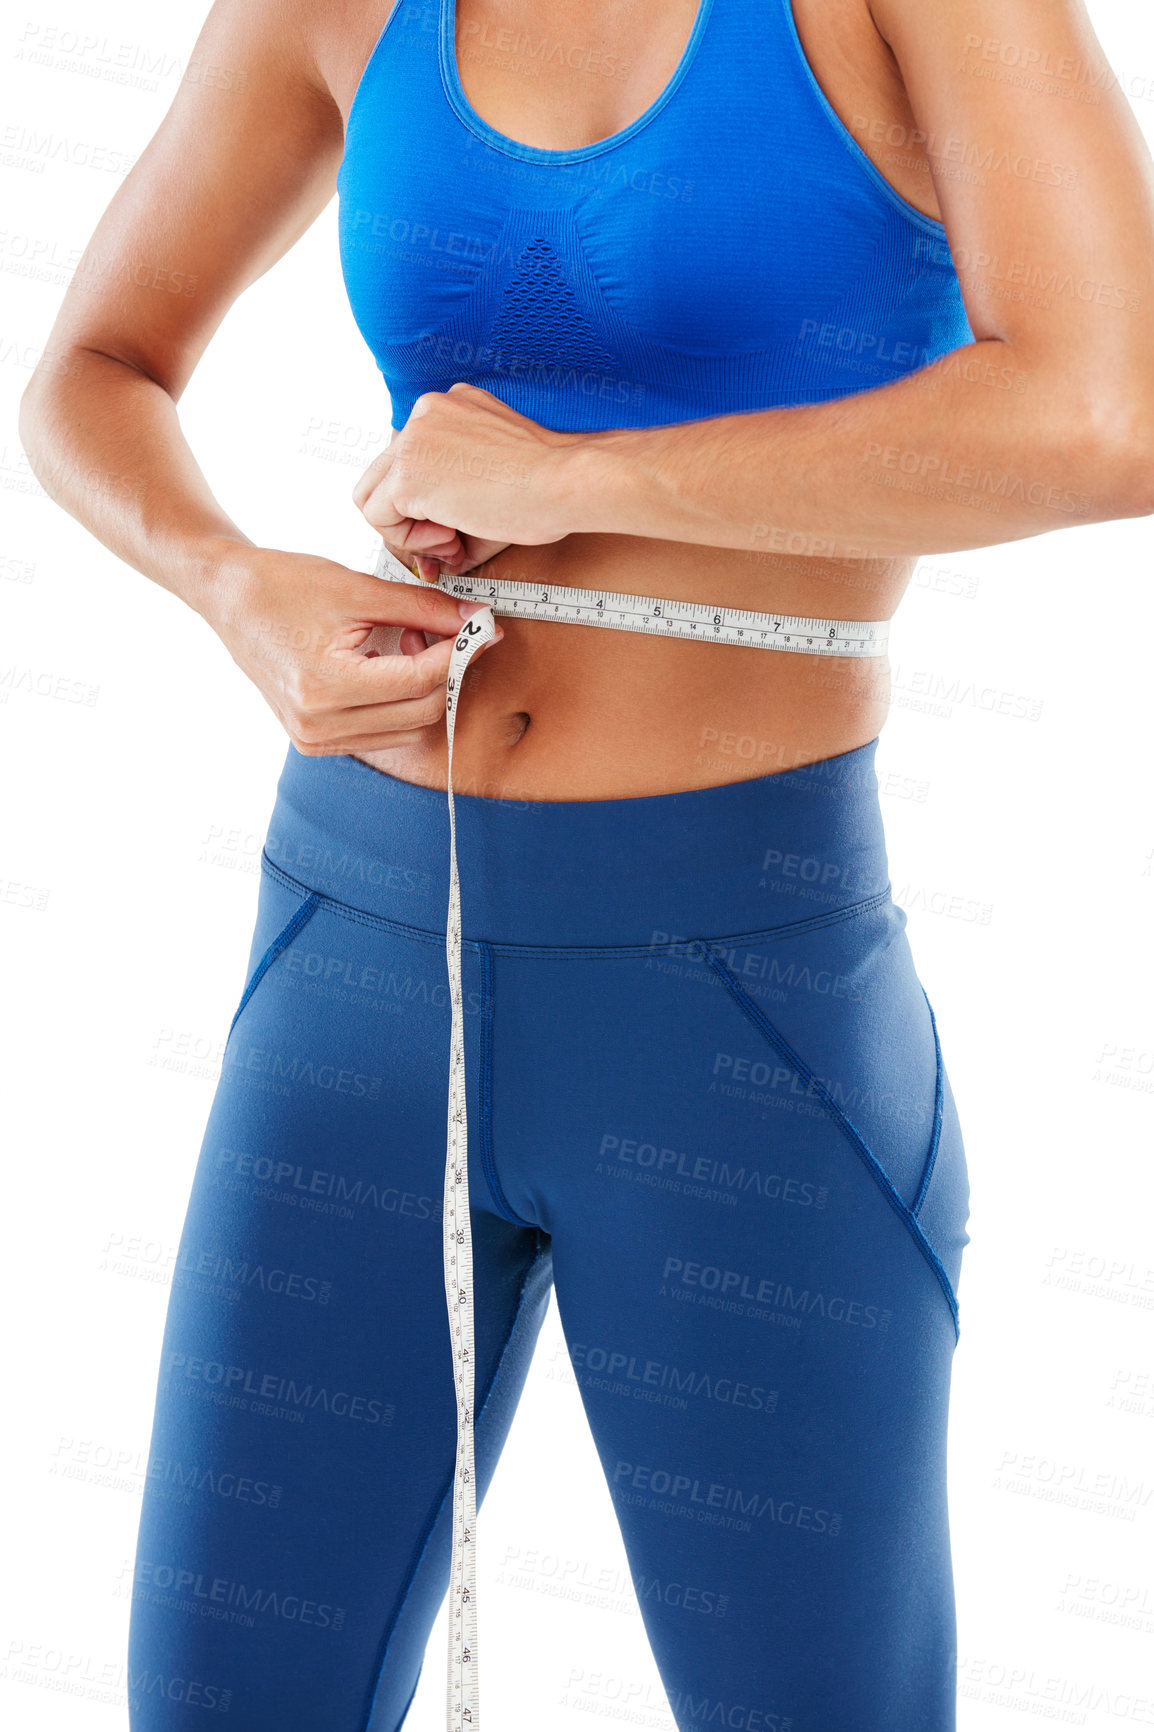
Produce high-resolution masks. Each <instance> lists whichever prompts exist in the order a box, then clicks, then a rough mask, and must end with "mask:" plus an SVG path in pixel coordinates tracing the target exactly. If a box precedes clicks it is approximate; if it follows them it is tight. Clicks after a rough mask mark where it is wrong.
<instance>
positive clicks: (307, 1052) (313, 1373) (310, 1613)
mask: <svg viewBox="0 0 1154 1732" xmlns="http://www.w3.org/2000/svg"><path fill="white" fill-rule="evenodd" d="M248 978H249V983H250V984H251V985H252V986H253V990H252V991H251V992H247V991H246V994H245V996H244V999H243V1001H242V1006H241V1008H240V1010H239V1014H238V1016H237V1017H236V1019H235V1021H234V1024H233V1027H232V1029H231V1031H230V1034H229V1039H228V1043H227V1047H226V1052H225V1061H224V1065H223V1071H222V1076H221V1079H220V1083H219V1085H218V1089H217V1092H216V1095H215V1099H214V1102H213V1106H212V1110H211V1115H210V1118H209V1122H208V1125H207V1128H206V1131H205V1136H204V1141H203V1147H202V1149H201V1153H200V1158H199V1162H198V1165H197V1167H196V1171H195V1175H194V1178H193V1183H192V1189H191V1196H190V1199H189V1204H188V1211H187V1217H186V1220H185V1223H184V1228H183V1233H182V1236H181V1240H180V1248H179V1253H178V1258H177V1267H176V1272H175V1277H174V1281H173V1289H172V1294H171V1298H170V1302H169V1308H168V1314H167V1319H166V1324H165V1330H164V1337H163V1344H162V1349H161V1358H160V1367H159V1375H158V1381H157V1392H156V1411H155V1419H154V1425H153V1433H152V1440H151V1449H150V1460H149V1470H148V1476H147V1492H146V1496H145V1500H144V1506H143V1511H142V1515H141V1521H140V1528H139V1536H138V1543H137V1554H136V1567H135V1575H134V1586H133V1606H132V1617H131V1628H130V1640H129V1672H130V1691H129V1695H130V1703H131V1725H132V1727H133V1728H134V1732H173V1729H174V1728H178V1727H180V1726H183V1725H184V1724H186V1723H187V1724H188V1725H189V1726H190V1727H191V1726H198V1725H200V1724H201V1723H202V1721H203V1717H204V1711H205V1709H206V1708H213V1709H217V1710H219V1709H221V1708H227V1710H228V1713H229V1720H230V1723H231V1722H233V1721H236V1722H237V1723H238V1724H242V1725H243V1726H244V1727H245V1728H246V1729H247V1732H322V1729H323V1732H366V1729H367V1728H369V1727H370V1726H371V1727H372V1728H373V1729H374V1732H395V1728H396V1727H397V1726H399V1724H400V1722H401V1719H402V1718H403V1715H404V1712H405V1709H406V1707H407V1705H408V1702H409V1700H410V1699H411V1697H412V1694H413V1691H414V1689H415V1686H416V1681H417V1677H418V1674H419V1672H420V1667H421V1662H422V1657H423V1654H424V1649H425V1643H426V1640H427V1636H428V1632H429V1628H430V1626H431V1624H432V1622H433V1619H434V1617H435V1615H436V1613H437V1610H438V1608H439V1606H440V1603H441V1600H442V1598H443V1595H444V1592H445V1589H446V1586H447V1583H448V1570H449V1543H450V1538H451V1521H452V1509H451V1501H450V1497H449V1493H450V1488H451V1484H452V1474H453V1464H454V1457H455V1448H456V1430H457V1417H456V1396H455V1390H454V1384H453V1372H452V1360H451V1355H450V1351H449V1336H448V1325H447V1321H446V1311H445V1290H444V1275H443V1251H442V1241H441V1233H442V1197H443V1186H444V1163H445V1089H446V1084H445V1072H446V1053H447V1049H448V1040H449V1027H450V1020H449V1009H448V1002H447V980H446V973H445V957H444V941H443V939H442V940H441V941H440V946H439V947H438V945H437V944H436V943H429V942H423V941H420V940H418V939H414V938H411V937H405V936H401V935H398V934H397V933H394V932H390V931H388V930H385V929H384V928H383V927H382V926H381V925H380V924H379V923H378V924H377V925H375V926H374V925H373V924H371V923H369V924H362V923H361V922H359V921H358V920H357V919H356V918H355V915H353V914H352V913H348V914H346V913H345V912H343V911H341V909H340V907H339V905H338V904H335V903H333V902H329V901H325V902H323V903H321V904H320V905H317V904H316V903H315V902H313V903H312V904H311V905H310V903H309V898H308V894H307V891H304V890H301V889H299V888H294V887H293V886H292V885H291V884H290V883H289V882H288V881H286V880H283V879H281V878H280V877H278V876H276V875H273V874H272V873H269V872H267V871H266V874H265V876H264V878H263V880H262V889H261V900H260V907H259V912H258V917H257V925H256V931H255V934H254V937H253V943H252V954H251V957H250V962H249V977H248ZM478 1003H479V999H478V992H477V988H476V984H475V982H474V981H473V979H472V978H471V977H470V979H469V981H468V982H467V990H466V1005H467V1008H466V1034H467V1038H468V1040H469V1042H470V1048H469V1058H470V1067H471V1071H472V1075H471V1077H470V1084H471V1085H473V1084H474V1082H475V1078H476V1076H477V1065H476V1062H475V1051H476V1040H477V1033H478V1027H479V1022H480V1018H479V1016H478V1014H477V1009H478ZM471 1177H472V1181H473V1183H472V1188H471V1195H472V1205H473V1256H474V1266H475V1269H476V1274H477V1282H478V1292H477V1297H476V1338H477V1372H476V1377H477V1383H476V1388H477V1397H478V1418H477V1424H476V1456H477V1470H478V1489H479V1492H480V1495H481V1497H482V1498H483V1496H484V1492H485V1490H486V1488H487V1486H488V1483H489V1481H490V1478H491V1476H492V1472H493V1469H494V1467H495V1464H496V1460H497V1456H498V1453H499V1451H500V1447H501V1444H502V1442H503V1440H504V1436H505V1434H506V1432H507V1430H508V1426H509V1423H510V1421H511V1418H512V1414H513V1410H514V1407H515V1405H516V1401H517V1397H518V1395H519V1393H520V1389H521V1386H522V1384H523V1381H524V1377H525V1373H526V1371H527V1368H528V1363H529V1359H530V1357H531V1354H532V1348H533V1344H534V1341H535V1339H536V1336H537V1332H538V1329H539V1327H540V1324H541V1320H542V1317H543V1315H544V1310H545V1307H546V1306H547V1303H548V1296H549V1289H550V1263H549V1247H548V1241H547V1240H546V1239H545V1238H544V1236H543V1235H541V1234H540V1233H538V1232H537V1231H536V1230H534V1229H532V1228H527V1227H525V1226H523V1225H519V1224H517V1223H514V1222H512V1221H510V1220H508V1219H506V1218H503V1217H502V1216H501V1215H500V1214H498V1213H496V1212H495V1211H494V1208H493V1203H492V1199H491V1197H490V1196H489V1193H488V1191H487V1189H486V1187H485V1183H484V1176H483V1172H482V1170H481V1169H480V1167H479V1166H478V1167H477V1168H476V1170H475V1171H474V1172H473V1173H472V1175H471Z"/></svg>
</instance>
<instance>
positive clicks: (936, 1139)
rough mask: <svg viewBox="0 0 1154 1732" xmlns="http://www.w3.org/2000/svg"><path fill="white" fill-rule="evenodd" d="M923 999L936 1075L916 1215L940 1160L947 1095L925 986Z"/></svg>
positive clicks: (940, 1051) (915, 1204)
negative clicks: (932, 1120) (932, 1123)
mask: <svg viewBox="0 0 1154 1732" xmlns="http://www.w3.org/2000/svg"><path fill="white" fill-rule="evenodd" d="M922 997H923V998H924V999H925V1001H926V1005H927V1008H928V1009H929V1013H930V1027H931V1028H932V1029H933V1031H934V1060H935V1065H936V1073H935V1080H934V1128H933V1133H932V1135H931V1137H930V1151H929V1154H928V1155H927V1156H926V1165H925V1171H924V1172H923V1173H922V1182H921V1184H920V1185H919V1186H918V1194H917V1196H916V1197H915V1198H914V1201H913V1203H912V1204H911V1210H912V1212H913V1214H915V1215H917V1214H919V1213H920V1212H921V1207H922V1204H923V1203H924V1202H925V1200H926V1193H927V1192H928V1191H929V1188H930V1180H931V1179H932V1178H933V1174H934V1162H935V1161H936V1160H937V1158H938V1144H939V1143H940V1142H941V1138H942V1101H943V1098H944V1094H945V1091H944V1089H943V1087H942V1043H941V1041H940V1040H939V1039H938V1022H937V1018H936V1017H935V1015H934V1007H933V1005H932V1004H930V995H929V993H928V992H927V991H926V989H925V987H924V986H923V987H922Z"/></svg>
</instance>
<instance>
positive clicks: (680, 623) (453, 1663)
mask: <svg viewBox="0 0 1154 1732" xmlns="http://www.w3.org/2000/svg"><path fill="white" fill-rule="evenodd" d="M373 575H374V576H376V577H380V578H385V579H386V580H388V581H389V582H392V583H410V584H411V583H423V582H424V581H425V580H424V579H423V578H422V577H420V575H419V574H418V573H417V572H416V571H415V570H410V569H409V568H408V567H407V566H405V565H402V563H401V561H400V560H399V559H397V558H395V557H394V555H393V554H391V553H390V552H389V550H388V549H387V548H386V547H382V548H381V551H380V554H379V556H378V559H377V564H376V568H375V571H374V573H373ZM429 587H435V588H437V589H440V590H443V591H444V593H445V594H446V595H452V596H456V597H458V598H460V599H461V600H465V601H479V602H482V603H484V604H485V605H484V606H483V607H480V608H478V610H477V612H476V613H474V614H471V615H470V617H469V618H468V619H467V620H466V621H465V622H464V624H463V625H462V626H461V629H460V631H459V632H458V634H457V638H456V641H455V642H454V644H453V649H452V652H451V655H450V658H449V671H448V676H447V680H446V686H445V725H446V731H447V735H448V746H449V760H448V789H447V792H448V798H449V911H448V922H447V926H446V931H445V952H446V959H447V962H448V968H449V995H450V1003H451V1006H452V1030H451V1036H450V1056H449V1114H448V1138H447V1151H446V1157H445V1196H444V1263H445V1300H446V1304H447V1306H448V1315H449V1334H450V1341H451V1345H452V1353H453V1376H454V1380H455V1384H456V1391H457V1454H456V1465H455V1468H454V1472H453V1539H452V1560H451V1574H450V1585H449V1669H448V1689H447V1693H446V1712H447V1720H448V1732H478V1729H479V1726H480V1701H479V1687H478V1669H477V1478H476V1461H475V1455H474V1431H473V1421H474V1372H475V1369H476V1352H475V1342H474V1325H473V1241H472V1233H471V1229H470V1219H469V1166H468V1125H467V1119H466V1102H465V1018H464V1006H463V995H462V987H461V892H460V882H459V879H458V875H457V830H456V816H455V813H454V808H453V732H454V728H455V726H456V720H457V710H458V707H459V703H460V696H461V683H462V681H463V679H464V676H465V670H466V668H467V667H468V665H469V663H470V661H471V660H472V658H473V657H474V656H475V655H476V653H477V651H478V650H479V649H481V647H482V646H483V645H484V644H487V643H492V642H493V641H494V639H495V638H496V635H497V629H496V617H495V616H496V615H498V614H504V615H506V616H512V617H514V618H517V619H548V620H555V621H561V622H562V623H564V624H574V625H593V626H605V627H608V628H609V629H611V630H616V631H644V632H649V633H652V634H656V635H660V636H662V637H680V638H693V639H696V640H697V641H698V642H703V643H728V644H738V645H744V646H746V647H748V648H751V649H777V650H790V651H793V652H795V653H798V654H803V655H805V654H809V655H849V656H881V655H885V653H886V648H887V642H888V636H889V622H888V621H887V620H833V619H805V618H802V617H800V616H798V615H794V614H768V613H748V612H744V611H742V610H740V609H737V608H726V607H715V606H713V605H712V603H709V602H691V601H664V600H661V599H659V598H657V597H654V596H644V595H622V594H619V593H616V592H614V591H607V590H598V589H571V588H565V587H562V586H560V585H556V584H534V583H517V582H513V581H511V580H504V579H491V578H486V577H480V576H476V575H466V576H464V577H446V576H442V577H440V578H438V580H437V582H436V584H435V585H432V586H429Z"/></svg>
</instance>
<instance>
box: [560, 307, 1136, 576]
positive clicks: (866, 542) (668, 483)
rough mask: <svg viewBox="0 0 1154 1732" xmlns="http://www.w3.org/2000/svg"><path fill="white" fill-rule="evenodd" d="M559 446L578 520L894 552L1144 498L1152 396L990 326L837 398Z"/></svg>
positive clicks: (1092, 514)
mask: <svg viewBox="0 0 1154 1732" xmlns="http://www.w3.org/2000/svg"><path fill="white" fill-rule="evenodd" d="M567 461H568V462H569V464H570V466H571V468H572V470H573V472H574V473H575V474H579V475H580V482H579V485H578V486H577V487H575V488H574V490H573V491H574V495H575V496H576V497H578V498H579V499H580V502H581V503H580V510H581V513H582V520H581V522H580V524H577V523H575V524H574V528H575V529H577V528H579V529H582V530H588V531H591V532H602V533H617V534H626V535H649V536H656V537H659V538H662V539H665V540H678V541H689V542H697V543H700V544H702V545H705V546H713V547H734V548H742V549H754V550H756V551H763V552H775V551H782V552H791V553H801V554H805V555H809V556H811V557H817V556H825V557H831V558H863V557H869V556H875V555H876V556H883V557H884V556H897V557H900V556H902V555H917V554H926V553H942V552H955V551H959V550H964V549H966V548H974V547H988V546H992V545H993V544H995V543H997V542H1003V541H1014V540H1019V539H1021V538H1023V537H1026V536H1031V535H1041V534H1044V533H1045V532H1046V531H1047V530H1051V529H1059V528H1062V527H1065V526H1067V525H1069V524H1072V523H1087V522H1106V521H1110V520H1112V519H1114V518H1118V517H1136V516H1142V515H1145V514H1147V513H1149V512H1151V511H1154V410H1152V409H1151V407H1150V405H1149V403H1148V402H1147V400H1146V398H1145V395H1144V388H1142V387H1141V386H1138V387H1135V388H1134V391H1133V396H1132V397H1130V396H1128V395H1127V394H1126V393H1125V392H1123V391H1122V390H1121V389H1120V388H1119V389H1117V390H1115V391H1114V392H1112V393H1107V391H1106V388H1105V386H1103V385H1101V384H1099V385H1098V386H1096V387H1094V388H1091V387H1089V386H1087V387H1086V388H1085V390H1084V391H1083V393H1082V394H1081V395H1080V396H1079V394H1078V392H1077V391H1076V390H1075V388H1074V387H1073V386H1072V385H1071V384H1070V383H1069V382H1068V381H1066V380H1064V379H1063V378H1062V377H1060V376H1059V375H1058V373H1057V372H1052V371H1049V370H1043V369H1035V370H1032V371H1026V370H1025V369H1024V368H1023V366H1022V363H1021V360H1020V358H1019V357H1018V356H1017V355H1016V353H1015V351H1014V350H1013V348H1012V347H1011V346H1010V345H1009V344H1007V343H1004V342H1001V341H997V340H988V341H985V340H984V341H981V342H975V343H970V344H966V345H965V346H964V347H963V348H961V349H957V350H954V351H952V352H951V353H950V354H948V355H944V356H942V357H941V358H940V359H939V360H937V361H935V362H933V363H932V364H931V365H930V366H928V367H926V368H923V369H921V370H919V371H918V372H916V373H912V374H909V375H907V376H906V377H905V378H903V379H900V380H897V381H895V382H894V383H892V384H888V385H884V386H879V387H877V388H875V389H871V390H868V391H864V392H858V393H856V394H854V395H853V396H850V397H843V398H839V399H837V400H836V401H834V402H830V403H821V404H812V405H801V406H798V407H792V408H785V409H765V410H757V411H751V412H747V413H739V414H732V415H719V416H715V417H711V418H709V419H706V420H701V421H691V422H678V423H674V424H672V425H668V426H660V427H648V428H623V429H614V430H611V431H609V432H599V433H591V434H583V435H581V436H580V437H579V438H578V439H575V441H574V444H573V446H572V448H571V450H570V452H569V453H568V457H567Z"/></svg>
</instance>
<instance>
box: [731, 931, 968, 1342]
mask: <svg viewBox="0 0 1154 1732" xmlns="http://www.w3.org/2000/svg"><path fill="white" fill-rule="evenodd" d="M697 943H698V944H699V945H700V947H701V950H702V953H703V955H704V956H705V959H706V961H707V962H709V963H710V964H711V965H712V966H713V968H714V969H715V970H716V971H717V973H718V974H720V976H721V978H722V980H723V981H724V983H725V985H726V986H727V987H728V988H729V992H730V994H731V996H732V997H733V998H734V999H735V1000H736V1002H737V1005H738V1008H739V1009H741V1010H743V1011H744V1012H745V1014H746V1016H748V1017H749V1019H750V1021H751V1022H753V1023H754V1024H755V1025H756V1026H757V1027H758V1028H759V1029H760V1030H761V1032H762V1034H763V1035H764V1036H765V1038H766V1040H767V1041H768V1042H769V1043H770V1045H771V1046H772V1047H773V1048H774V1050H775V1051H776V1052H778V1053H780V1054H781V1056H782V1058H784V1059H785V1060H786V1062H787V1063H788V1064H791V1065H793V1066H794V1068H795V1069H796V1071H797V1073H798V1075H799V1076H800V1077H801V1078H802V1079H803V1081H804V1082H805V1084H806V1087H807V1089H808V1090H809V1092H810V1093H811V1094H814V1095H816V1096H817V1098H818V1099H819V1100H820V1101H821V1103H822V1105H823V1106H824V1107H825V1109H826V1111H827V1112H828V1113H829V1114H830V1116H831V1117H832V1118H833V1120H834V1122H835V1124H836V1125H837V1126H838V1128H839V1129H840V1130H841V1131H842V1132H843V1134H844V1135H845V1136H846V1137H847V1138H848V1139H849V1141H850V1142H851V1143H852V1144H853V1146H854V1148H855V1149H856V1150H857V1152H858V1154H859V1155H860V1156H861V1158H862V1160H863V1161H864V1162H865V1165H866V1167H867V1169H868V1170H869V1172H870V1174H871V1175H872V1177H873V1178H874V1180H875V1181H876V1183H877V1185H878V1186H879V1188H880V1190H881V1192H882V1194H883V1196H884V1197H885V1198H886V1200H887V1202H888V1203H889V1204H890V1206H891V1208H893V1209H894V1210H895V1211H896V1213H897V1214H898V1216H899V1217H900V1219H901V1220H902V1221H903V1222H904V1223H905V1225H906V1227H907V1229H908V1230H909V1232H910V1234H911V1236H912V1238H913V1240H914V1243H915V1244H916V1245H917V1247H918V1249H919V1251H920V1252H921V1253H922V1256H923V1257H924V1258H925V1259H926V1261H927V1263H928V1264H929V1266H930V1268H931V1269H932V1270H933V1272H934V1274H935V1275H936V1277H937V1280H938V1284H939V1286H940V1287H941V1289H942V1292H943V1293H944V1294H945V1296H946V1302H947V1304H948V1305H949V1307H950V1315H951V1317H952V1318H953V1320H954V1336H955V1340H956V1339H959V1338H960V1330H959V1324H958V1301H957V1296H956V1294H955V1293H954V1289H953V1287H952V1285H951V1283H950V1278H949V1276H948V1275H947V1274H946V1271H945V1269H944V1268H943V1267H942V1264H941V1262H940V1260H939V1258H938V1254H937V1252H936V1251H935V1250H934V1248H933V1246H932V1245H931V1244H930V1242H929V1240H928V1239H927V1238H926V1235H925V1233H924V1232H923V1230H922V1227H921V1225H920V1223H919V1222H918V1221H917V1220H916V1219H915V1217H914V1215H913V1213H912V1211H911V1210H910V1209H909V1208H908V1207H907V1206H906V1204H905V1203H904V1202H903V1200H902V1198H901V1196H900V1194H899V1192H898V1191H897V1190H896V1188H895V1187H894V1184H893V1181H892V1180H891V1179H890V1177H889V1174H888V1173H887V1172H886V1170H885V1168H884V1167H883V1166H882V1165H881V1162H880V1161H879V1160H878V1158H877V1156H876V1155H875V1154H874V1153H873V1151H872V1149H870V1147H869V1145H868V1144H867V1143H866V1141H865V1139H864V1137H863V1136H862V1135H861V1133H860V1132H859V1131H858V1130H857V1128H856V1127H855V1126H854V1125H853V1124H852V1122H851V1121H850V1120H849V1119H848V1118H847V1117H846V1115H845V1113H844V1112H843V1111H842V1110H841V1108H840V1107H839V1106H838V1104H837V1102H836V1101H835V1100H834V1098H833V1096H832V1095H831V1094H830V1092H829V1090H828V1089H827V1088H826V1086H825V1084H824V1083H823V1082H822V1080H821V1078H820V1077H819V1076H817V1075H815V1073H814V1072H813V1071H812V1070H811V1069H810V1067H809V1066H808V1065H807V1064H806V1062H805V1060H804V1059H803V1058H802V1056H801V1054H800V1053H798V1052H795V1051H794V1049H793V1047H792V1046H790V1044H789V1042H788V1041H787V1040H786V1038H785V1036H784V1035H782V1034H780V1033H779V1032H778V1030H777V1029H776V1028H775V1027H774V1025H773V1023H771V1022H770V1020H769V1018H768V1017H767V1016H766V1014H765V1012H764V1011H763V1010H762V1008H761V1006H760V1005H758V1004H755V1003H754V1001H753V1000H752V999H751V998H750V996H749V994H748V993H747V992H746V990H745V988H744V987H743V986H742V984H741V982H740V981H739V980H738V978H737V976H736V975H735V974H734V973H733V972H732V970H731V969H730V968H728V967H727V965H726V964H725V963H724V962H723V961H722V960H721V958H720V957H719V956H715V955H714V954H713V952H712V951H711V950H710V949H709V948H708V945H707V941H706V940H705V939H698V940H697Z"/></svg>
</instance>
